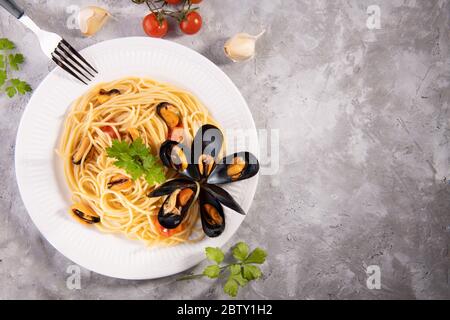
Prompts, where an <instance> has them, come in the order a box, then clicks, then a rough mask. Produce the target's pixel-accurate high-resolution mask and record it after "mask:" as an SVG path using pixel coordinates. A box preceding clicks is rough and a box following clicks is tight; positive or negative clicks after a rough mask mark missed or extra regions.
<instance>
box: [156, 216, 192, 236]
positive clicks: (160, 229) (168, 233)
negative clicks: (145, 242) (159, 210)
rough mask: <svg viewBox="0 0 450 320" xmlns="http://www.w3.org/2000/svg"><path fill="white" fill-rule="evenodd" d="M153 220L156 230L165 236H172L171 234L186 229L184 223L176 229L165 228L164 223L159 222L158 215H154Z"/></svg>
mask: <svg viewBox="0 0 450 320" xmlns="http://www.w3.org/2000/svg"><path fill="white" fill-rule="evenodd" d="M152 221H153V223H154V224H155V226H156V230H158V233H159V234H160V235H162V236H164V237H167V238H170V237H171V236H173V235H174V234H177V233H180V232H181V231H183V230H184V228H185V226H184V223H181V224H180V225H179V226H178V227H176V228H175V229H167V228H164V227H163V226H162V225H160V224H159V222H158V217H157V216H154V217H152Z"/></svg>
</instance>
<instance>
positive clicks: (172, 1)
mask: <svg viewBox="0 0 450 320" xmlns="http://www.w3.org/2000/svg"><path fill="white" fill-rule="evenodd" d="M200 1H201V0H200ZM164 2H165V3H168V4H179V3H181V0H164Z"/></svg>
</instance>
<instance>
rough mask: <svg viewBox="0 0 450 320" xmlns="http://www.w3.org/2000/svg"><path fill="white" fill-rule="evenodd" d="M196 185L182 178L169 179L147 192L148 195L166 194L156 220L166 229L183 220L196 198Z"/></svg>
mask: <svg viewBox="0 0 450 320" xmlns="http://www.w3.org/2000/svg"><path fill="white" fill-rule="evenodd" d="M196 193H197V185H196V184H195V183H191V182H189V180H188V181H186V180H183V179H175V180H170V181H168V182H166V183H164V184H162V185H161V186H160V187H159V188H158V189H156V190H155V191H153V192H152V193H150V194H149V196H150V197H156V196H163V195H167V197H166V199H165V200H164V203H163V205H162V206H161V208H160V209H159V212H158V222H159V224H160V225H161V226H163V227H164V228H167V229H175V228H176V227H177V226H179V225H180V223H181V222H183V220H184V218H185V217H186V214H187V212H188V210H189V209H190V207H191V206H192V204H193V203H194V201H195V199H196Z"/></svg>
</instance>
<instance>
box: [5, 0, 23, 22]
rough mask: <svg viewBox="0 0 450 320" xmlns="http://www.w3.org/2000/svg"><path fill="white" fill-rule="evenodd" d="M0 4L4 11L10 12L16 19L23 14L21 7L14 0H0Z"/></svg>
mask: <svg viewBox="0 0 450 320" xmlns="http://www.w3.org/2000/svg"><path fill="white" fill-rule="evenodd" d="M0 6H2V7H3V8H5V9H6V11H8V12H9V13H11V14H12V15H13V16H14V17H16V18H17V19H19V18H20V17H22V16H23V14H24V11H23V9H22V8H21V7H19V6H18V5H17V3H16V2H15V1H14V0H0Z"/></svg>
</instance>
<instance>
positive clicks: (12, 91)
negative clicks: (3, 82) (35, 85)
mask: <svg viewBox="0 0 450 320" xmlns="http://www.w3.org/2000/svg"><path fill="white" fill-rule="evenodd" d="M29 91H31V87H30V85H29V84H28V83H26V82H25V81H22V80H20V79H11V80H10V85H9V86H8V87H7V88H6V94H7V95H8V97H10V98H12V97H14V96H15V95H16V94H17V93H19V94H25V93H27V92H29Z"/></svg>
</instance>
